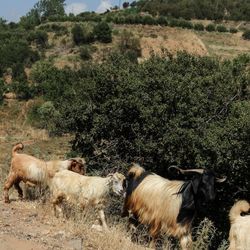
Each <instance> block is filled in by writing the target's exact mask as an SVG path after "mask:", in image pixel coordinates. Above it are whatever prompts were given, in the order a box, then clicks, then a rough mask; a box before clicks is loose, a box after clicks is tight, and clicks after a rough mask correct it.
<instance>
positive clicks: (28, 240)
mask: <svg viewBox="0 0 250 250" xmlns="http://www.w3.org/2000/svg"><path fill="white" fill-rule="evenodd" d="M37 206H38V204H37V203H36V202H30V201H29V202H28V201H12V202H11V203H10V204H5V203H3V202H2V201H0V250H16V249H18V250H31V249H34V250H40V249H41V250H43V249H66V250H67V249H69V250H70V249H72V250H73V249H75V250H80V249H83V246H82V245H83V244H82V243H83V242H82V239H81V238H79V237H75V236H74V235H73V234H72V232H71V231H70V230H69V226H68V225H67V223H64V222H63V221H60V220H58V219H55V218H53V217H51V216H50V215H46V214H47V212H41V211H38V208H37Z"/></svg>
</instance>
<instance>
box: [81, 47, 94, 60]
mask: <svg viewBox="0 0 250 250" xmlns="http://www.w3.org/2000/svg"><path fill="white" fill-rule="evenodd" d="M91 52H92V51H91V48H90V47H89V46H82V47H80V57H81V59H82V60H85V61H87V60H90V59H92V55H91Z"/></svg>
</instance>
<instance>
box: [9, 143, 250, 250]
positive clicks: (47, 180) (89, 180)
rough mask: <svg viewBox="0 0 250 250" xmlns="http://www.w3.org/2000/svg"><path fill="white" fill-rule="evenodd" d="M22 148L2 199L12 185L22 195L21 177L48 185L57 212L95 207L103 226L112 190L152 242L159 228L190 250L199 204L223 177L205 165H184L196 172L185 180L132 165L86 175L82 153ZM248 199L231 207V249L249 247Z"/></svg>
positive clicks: (15, 155)
mask: <svg viewBox="0 0 250 250" xmlns="http://www.w3.org/2000/svg"><path fill="white" fill-rule="evenodd" d="M23 148H24V146H23V144H22V143H18V144H16V145H15V146H14V147H13V149H12V160H11V167H10V172H9V175H8V177H7V180H6V182H5V184H4V201H5V202H6V203H9V202H10V199H9V195H8V191H9V189H10V188H11V187H12V186H13V185H14V187H15V189H16V190H17V192H18V195H19V197H20V198H23V191H22V189H21V187H20V186H19V184H20V182H21V181H23V182H24V183H26V184H29V185H36V184H45V185H47V186H48V187H49V189H50V194H51V202H52V204H53V208H54V213H55V215H56V216H60V214H62V213H63V209H62V201H64V202H68V203H70V204H75V205H79V204H80V205H81V208H82V209H84V207H86V206H89V205H91V206H94V207H95V208H97V210H98V213H99V219H100V222H101V227H102V228H103V230H107V229H108V226H107V223H106V220H105V214H104V207H105V202H106V201H107V199H108V197H109V193H111V192H114V193H115V194H118V195H124V206H123V211H122V216H130V217H132V218H133V221H136V222H137V223H138V224H139V223H141V224H144V225H148V226H149V234H150V236H151V237H152V240H151V242H150V247H155V242H156V239H157V237H158V236H159V235H160V233H165V234H167V235H169V236H173V237H176V238H178V239H179V241H180V245H181V248H182V249H183V250H187V249H191V246H192V238H191V224H192V221H193V219H194V217H195V215H196V212H197V209H199V204H201V203H202V202H204V201H206V202H207V201H212V200H214V199H215V194H216V190H215V182H223V181H225V180H226V178H225V177H224V178H219V177H218V176H217V174H216V173H215V172H214V171H211V170H207V169H188V170H183V169H181V168H178V167H176V166H172V168H175V169H177V170H178V171H179V172H180V173H181V174H186V173H192V176H193V177H192V179H191V180H187V181H180V180H169V179H166V178H163V177H161V176H159V175H157V174H154V173H151V172H148V171H145V170H144V169H143V168H142V167H140V166H139V165H137V164H132V166H131V168H130V169H129V171H128V173H127V174H126V176H124V175H123V174H121V173H118V172H115V173H111V174H108V175H107V176H106V177H99V176H86V162H85V160H84V159H83V158H72V159H68V160H63V161H60V160H54V161H46V162H45V161H43V160H40V159H37V158H35V157H33V156H31V155H27V154H22V153H18V151H19V150H22V149H23ZM249 213H250V204H249V202H247V201H246V200H240V201H237V202H236V203H235V204H234V205H233V207H232V208H231V210H230V212H229V218H230V222H231V229H230V232H229V241H230V246H229V249H230V250H250V214H249Z"/></svg>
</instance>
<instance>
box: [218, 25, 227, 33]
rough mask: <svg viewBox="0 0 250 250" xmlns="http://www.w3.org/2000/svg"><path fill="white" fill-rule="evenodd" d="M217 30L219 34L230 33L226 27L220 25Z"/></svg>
mask: <svg viewBox="0 0 250 250" xmlns="http://www.w3.org/2000/svg"><path fill="white" fill-rule="evenodd" d="M216 30H217V31H218V32H228V30H227V28H226V27H225V26H224V25H218V26H217V27H216Z"/></svg>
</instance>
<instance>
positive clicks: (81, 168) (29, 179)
mask: <svg viewBox="0 0 250 250" xmlns="http://www.w3.org/2000/svg"><path fill="white" fill-rule="evenodd" d="M23 148H24V145H23V144H22V143H18V144H16V145H15V146H14V147H13V148H12V160H11V167H10V171H9V175H8V177H7V180H6V182H5V184H4V200H5V202H6V203H9V202H10V200H9V194H8V191H9V189H10V188H11V187H12V186H13V185H14V187H15V189H16V190H17V191H18V196H19V198H21V199H22V198H23V190H22V189H21V187H20V186H19V183H20V182H21V181H23V182H24V183H27V184H29V185H36V184H46V182H47V179H48V178H51V177H53V176H54V174H55V173H56V172H58V171H60V170H63V169H68V170H71V171H73V172H76V173H79V174H85V171H86V167H85V160H84V159H83V158H72V159H69V160H64V161H62V160H53V161H43V160H40V159H38V158H36V157H34V156H31V155H27V154H19V153H17V151H18V150H22V149H23Z"/></svg>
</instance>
